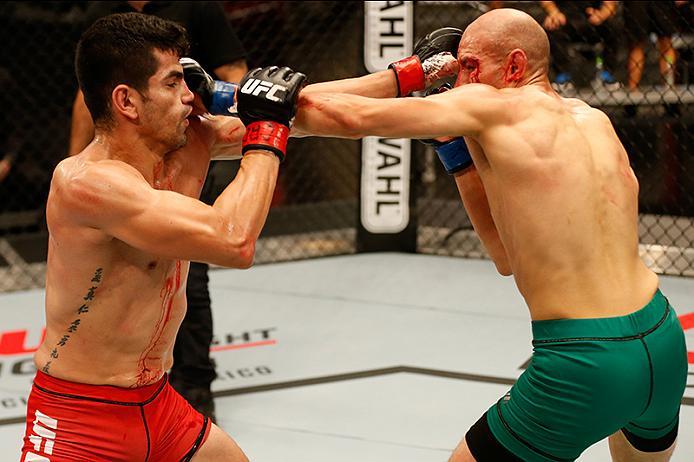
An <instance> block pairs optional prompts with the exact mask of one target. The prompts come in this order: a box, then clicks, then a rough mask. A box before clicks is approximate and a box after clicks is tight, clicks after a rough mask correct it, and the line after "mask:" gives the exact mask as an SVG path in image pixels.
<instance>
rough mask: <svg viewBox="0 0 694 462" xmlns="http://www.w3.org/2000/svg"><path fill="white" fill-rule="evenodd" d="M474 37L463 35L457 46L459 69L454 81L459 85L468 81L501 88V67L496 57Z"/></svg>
mask: <svg viewBox="0 0 694 462" xmlns="http://www.w3.org/2000/svg"><path fill="white" fill-rule="evenodd" d="M488 48H489V47H488V46H487V47H485V46H484V45H483V44H482V42H481V41H479V40H477V39H476V38H475V37H472V36H470V35H468V34H467V33H466V34H464V35H463V38H462V39H461V40H460V46H459V47H458V64H460V71H459V72H458V78H457V79H456V81H455V86H456V87H459V86H461V85H465V84H468V83H484V84H487V85H491V86H493V87H496V88H501V86H502V82H503V69H502V66H501V65H500V63H499V62H498V61H499V60H498V58H497V57H496V56H495V55H494V54H493V53H492V52H491V51H489V50H488Z"/></svg>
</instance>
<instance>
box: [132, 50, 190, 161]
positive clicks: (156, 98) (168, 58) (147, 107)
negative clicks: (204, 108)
mask: <svg viewBox="0 0 694 462" xmlns="http://www.w3.org/2000/svg"><path fill="white" fill-rule="evenodd" d="M154 55H155V57H156V59H157V61H158V62H159V66H158V68H157V72H156V73H155V74H154V75H153V76H152V77H150V78H149V81H148V88H147V93H146V95H145V97H144V99H143V105H142V108H141V114H140V116H141V119H142V126H141V129H142V132H143V135H145V136H147V137H151V138H152V139H153V141H155V142H158V143H161V144H163V145H164V146H165V148H166V149H167V150H171V151H172V150H175V149H178V148H180V147H182V146H183V145H184V144H185V143H186V134H185V131H186V128H187V127H188V121H187V117H188V116H189V115H190V113H191V111H192V110H193V107H192V104H193V93H192V92H191V91H190V90H189V89H188V87H187V86H186V83H185V81H184V80H183V68H182V67H181V65H180V63H179V62H178V59H179V58H178V56H176V55H175V54H174V53H164V52H161V51H158V50H154Z"/></svg>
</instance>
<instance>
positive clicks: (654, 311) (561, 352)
mask: <svg viewBox="0 0 694 462" xmlns="http://www.w3.org/2000/svg"><path fill="white" fill-rule="evenodd" d="M532 329H533V347H534V351H533V356H532V361H531V364H530V367H528V369H527V370H526V371H525V372H524V373H523V374H522V375H521V376H520V377H519V379H518V381H517V382H516V384H515V385H514V386H513V388H511V390H510V392H509V393H508V394H506V395H505V396H504V397H503V398H501V399H500V400H499V401H498V402H497V403H496V404H495V405H494V406H492V407H491V408H490V409H489V410H488V411H487V413H486V414H485V415H484V416H483V417H482V418H481V419H480V420H479V421H478V422H477V423H476V424H475V425H473V427H472V428H471V429H470V431H469V432H468V433H467V435H466V436H465V438H466V441H467V443H468V447H469V448H470V451H471V452H472V454H473V456H475V458H476V459H477V461H478V462H506V461H528V462H536V461H537V462H557V461H561V462H563V461H567V462H568V461H573V460H575V459H577V458H578V457H579V456H580V455H581V453H582V452H583V451H584V450H585V449H586V448H588V447H589V446H591V445H592V444H594V443H596V442H598V441H600V440H602V439H603V438H605V437H607V436H609V435H611V434H613V433H615V432H617V431H619V430H621V431H622V432H623V433H624V435H625V436H626V437H627V439H628V440H629V441H630V442H631V444H632V445H633V446H634V447H635V448H636V449H638V450H640V451H644V452H659V451H663V450H665V449H667V448H669V447H670V446H671V445H672V443H673V442H674V441H675V439H676V437H677V428H678V423H679V408H680V401H681V399H682V395H683V393H684V388H685V386H686V381H687V348H686V345H685V339H684V332H683V331H682V326H681V325H680V323H679V320H678V319H677V316H676V314H675V312H674V310H673V309H672V307H671V306H670V304H669V303H668V301H667V299H666V298H665V297H664V296H663V294H662V293H661V292H660V290H658V291H657V292H656V294H655V295H654V296H653V299H652V300H651V301H650V302H649V303H648V305H646V306H645V307H643V308H642V309H640V310H639V311H636V312H634V313H632V314H630V315H627V316H621V317H614V318H598V319H562V320H551V321H536V322H533V323H532Z"/></svg>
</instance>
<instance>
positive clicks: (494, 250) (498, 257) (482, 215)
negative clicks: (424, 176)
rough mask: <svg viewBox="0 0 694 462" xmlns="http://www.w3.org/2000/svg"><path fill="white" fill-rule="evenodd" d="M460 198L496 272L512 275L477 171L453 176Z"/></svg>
mask: <svg viewBox="0 0 694 462" xmlns="http://www.w3.org/2000/svg"><path fill="white" fill-rule="evenodd" d="M455 183H456V185H457V186H458V192H459V193H460V198H461V200H462V201H463V205H464V206H465V210H466V211H467V214H468V217H470V221H471V222H472V227H473V228H474V229H475V231H476V232H477V235H478V236H479V238H480V240H481V241H482V244H483V245H484V248H485V249H486V250H487V253H489V256H490V257H491V259H492V260H493V261H494V264H495V265H496V269H497V271H499V273H500V274H502V275H504V276H510V275H511V274H513V271H512V270H511V265H510V264H509V261H508V255H507V254H506V248H505V247H504V244H503V243H502V242H501V238H500V237H499V231H498V230H497V229H496V224H495V223H494V219H493V218H492V214H491V211H490V209H489V201H488V200H487V194H486V192H485V190H484V185H483V184H482V180H481V179H480V176H479V174H478V173H477V169H475V168H474V167H472V168H468V169H467V170H463V171H462V172H460V173H458V174H456V175H455Z"/></svg>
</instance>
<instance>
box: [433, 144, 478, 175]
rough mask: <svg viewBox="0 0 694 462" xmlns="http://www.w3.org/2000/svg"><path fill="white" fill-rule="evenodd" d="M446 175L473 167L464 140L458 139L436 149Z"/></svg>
mask: <svg viewBox="0 0 694 462" xmlns="http://www.w3.org/2000/svg"><path fill="white" fill-rule="evenodd" d="M435 150H436V154H438V155H439V159H441V163H442V164H443V167H444V168H445V169H446V173H448V174H449V175H452V174H454V173H456V172H459V171H461V170H464V169H466V168H468V167H469V166H471V165H472V156H471V155H470V151H469V150H468V148H467V145H466V144H465V139H464V138H456V139H454V140H453V141H449V142H448V143H443V144H442V145H440V146H437V147H436V148H435Z"/></svg>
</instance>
